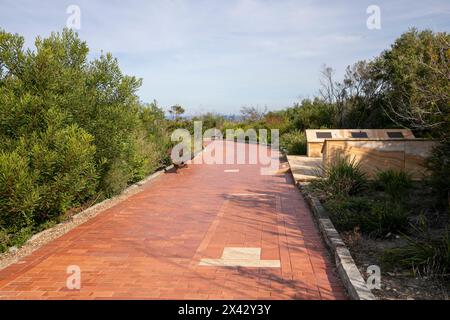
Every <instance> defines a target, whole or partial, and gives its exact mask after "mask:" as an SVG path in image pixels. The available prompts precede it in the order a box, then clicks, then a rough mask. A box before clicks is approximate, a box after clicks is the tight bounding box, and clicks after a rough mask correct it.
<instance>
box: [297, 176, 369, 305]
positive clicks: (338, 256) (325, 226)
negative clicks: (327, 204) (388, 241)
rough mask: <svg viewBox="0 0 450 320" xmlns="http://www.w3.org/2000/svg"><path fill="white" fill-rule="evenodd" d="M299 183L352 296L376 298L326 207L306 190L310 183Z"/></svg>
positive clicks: (365, 298)
mask: <svg viewBox="0 0 450 320" xmlns="http://www.w3.org/2000/svg"><path fill="white" fill-rule="evenodd" d="M297 185H298V187H299V189H300V191H301V193H302V195H303V196H304V198H305V199H306V202H307V203H308V204H309V206H310V207H311V211H312V212H313V214H314V217H315V218H316V220H317V224H318V226H319V229H320V232H321V234H322V236H323V238H324V240H325V243H326V244H327V246H328V248H329V250H330V251H331V252H332V253H333V254H334V257H335V261H336V267H337V269H338V272H339V276H340V278H341V280H342V282H343V284H344V286H345V288H346V289H347V292H348V294H349V296H350V298H351V299H353V300H376V297H375V296H374V295H373V293H372V292H371V291H370V289H369V288H368V287H367V285H366V282H365V280H364V278H363V277H362V275H361V273H360V272H359V270H358V267H357V266H356V264H355V261H354V260H353V258H352V255H351V254H350V251H349V250H348V248H347V246H346V245H345V243H344V241H342V238H341V236H340V235H339V233H338V231H337V230H336V228H335V227H334V225H333V223H332V222H331V220H330V217H329V215H328V213H327V212H326V210H325V208H324V207H323V206H322V204H321V203H320V201H319V200H318V199H317V198H316V197H315V196H313V195H312V194H311V193H310V192H308V191H307V190H306V188H305V186H307V185H308V183H305V182H299V183H297Z"/></svg>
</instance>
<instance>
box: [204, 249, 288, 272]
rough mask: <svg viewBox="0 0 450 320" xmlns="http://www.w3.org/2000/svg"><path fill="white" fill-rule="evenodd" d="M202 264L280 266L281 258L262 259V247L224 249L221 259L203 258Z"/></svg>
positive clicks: (256, 266)
mask: <svg viewBox="0 0 450 320" xmlns="http://www.w3.org/2000/svg"><path fill="white" fill-rule="evenodd" d="M199 265H201V266H215V267H254V268H279V267H280V260H261V248H239V247H235V248H230V247H226V248H224V249H223V254H222V257H221V258H220V259H201V260H200V263H199Z"/></svg>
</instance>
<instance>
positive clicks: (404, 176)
mask: <svg viewBox="0 0 450 320" xmlns="http://www.w3.org/2000/svg"><path fill="white" fill-rule="evenodd" d="M375 183H376V184H377V185H378V187H379V188H380V189H381V190H383V191H384V192H385V193H386V194H388V195H389V196H390V197H391V198H392V199H393V200H395V199H402V198H403V197H404V196H405V194H406V193H407V191H408V190H409V189H410V188H411V185H412V180H411V176H410V175H409V174H408V173H407V172H405V171H397V170H393V169H389V170H385V171H380V172H378V173H377V179H376V182H375Z"/></svg>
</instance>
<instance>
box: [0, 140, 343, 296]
mask: <svg viewBox="0 0 450 320" xmlns="http://www.w3.org/2000/svg"><path fill="white" fill-rule="evenodd" d="M214 143H221V142H218V141H216V142H214ZM246 148H247V149H248V148H257V147H256V146H248V145H247V146H246ZM253 151H255V150H253ZM260 167H261V166H260V165H251V164H244V165H206V164H202V165H193V164H190V165H188V167H187V168H183V169H181V170H178V171H177V172H173V173H166V174H165V175H164V176H162V177H161V178H159V179H158V180H156V181H153V182H150V183H148V184H147V185H145V186H144V190H143V191H142V192H140V193H138V194H135V195H133V196H131V197H130V198H128V199H127V200H125V201H123V202H121V203H119V204H118V205H116V206H114V207H112V208H110V209H108V210H106V211H104V212H103V213H101V214H99V215H98V216H96V217H95V218H93V219H91V220H89V221H88V222H86V223H84V224H82V225H81V226H78V227H77V228H75V229H73V230H71V231H70V232H68V233H67V234H65V235H63V236H61V237H60V238H58V239H56V240H54V241H52V242H50V243H49V244H47V245H45V246H43V247H41V248H40V249H38V250H37V251H35V252H34V253H32V254H31V255H29V256H28V257H25V258H24V259H22V260H21V261H19V262H18V263H16V264H14V265H11V266H9V267H8V268H6V269H4V270H1V271H0V298H3V299H8V298H9V299H11V298H12V299H26V298H27V299H96V298H98V299H102V298H103V299H105V298H106V299H121V298H122V299H123V298H127V299H129V298H133V299H134V298H137V299H141V298H147V299H345V298H346V296H345V294H344V290H343V287H342V285H341V283H340V280H339V279H338V277H337V275H336V273H335V270H334V266H333V264H332V262H331V261H332V260H331V258H330V257H329V255H328V253H327V251H326V248H325V246H324V244H323V242H322V239H321V237H320V234H319V231H318V229H317V227H316V225H315V224H314V221H313V218H312V216H311V212H310V210H309V208H308V207H307V204H306V203H305V201H304V200H303V198H302V197H301V195H300V194H299V192H298V190H296V187H295V186H294V184H293V182H292V178H291V176H290V174H288V173H282V172H278V173H276V174H274V175H260ZM225 170H227V172H225ZM237 170H239V171H237ZM230 247H232V248H233V247H237V248H260V249H261V250H260V251H259V250H257V249H244V251H245V250H247V251H248V252H251V253H252V252H257V253H259V252H260V259H261V260H270V261H276V260H279V261H280V267H277V264H276V263H272V264H271V267H242V266H232V267H224V266H215V265H213V266H211V265H200V264H201V263H200V261H201V260H202V259H220V258H221V257H222V255H223V254H224V249H225V248H230ZM227 250H228V249H227ZM247 251H245V252H247ZM227 252H233V251H232V250H231V251H230V250H228V251H227ZM245 252H244V253H245ZM225 255H227V253H226V252H225ZM204 261H208V260H204ZM70 265H77V266H79V267H80V270H81V289H80V290H69V289H67V287H66V279H67V277H68V276H69V274H67V273H66V270H67V267H68V266H70ZM263 265H264V264H263ZM274 266H275V267H274Z"/></svg>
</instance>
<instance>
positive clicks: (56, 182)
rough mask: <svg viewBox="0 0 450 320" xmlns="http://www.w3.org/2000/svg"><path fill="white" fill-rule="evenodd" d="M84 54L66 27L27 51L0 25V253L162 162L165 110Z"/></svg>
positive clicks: (109, 63)
mask: <svg viewBox="0 0 450 320" xmlns="http://www.w3.org/2000/svg"><path fill="white" fill-rule="evenodd" d="M88 51H89V50H88V47H87V44H86V43H85V42H83V41H81V40H80V39H79V38H78V36H77V35H76V34H75V33H73V32H72V31H68V30H64V31H63V32H62V33H52V34H51V35H50V36H49V37H48V38H45V39H42V38H37V39H36V41H35V50H29V49H25V48H24V39H23V37H21V36H19V35H16V34H11V33H7V32H5V31H0V250H1V249H5V248H6V247H7V246H10V245H14V244H20V243H21V242H23V241H25V240H26V239H27V237H28V236H29V235H31V234H32V233H33V232H35V231H37V230H39V229H40V228H42V226H43V225H45V224H48V223H49V222H51V221H58V219H59V218H60V217H61V215H62V214H63V213H64V212H66V211H67V210H69V209H71V208H74V207H78V206H82V205H83V204H84V203H85V202H86V201H88V200H96V199H97V200H99V199H102V198H105V197H109V196H111V195H114V194H116V193H118V192H119V191H121V190H122V189H123V188H124V187H126V186H127V185H128V184H130V183H133V182H135V181H137V180H140V179H142V178H143V177H144V176H145V175H147V174H149V173H150V172H152V171H154V170H155V169H157V168H158V167H160V166H161V165H162V164H163V163H165V162H167V160H168V159H167V148H168V147H169V142H170V140H169V137H168V134H167V131H166V127H167V123H166V122H167V121H166V120H165V117H164V112H163V111H162V110H161V109H160V108H159V107H158V106H157V104H156V102H153V103H151V104H148V105H145V104H142V103H141V102H140V101H139V99H138V96H137V95H136V91H137V90H138V88H139V87H140V85H141V80H140V79H137V78H135V77H132V76H127V75H124V74H123V73H122V72H121V70H120V68H119V65H118V61H117V60H116V59H115V58H113V57H112V56H111V55H110V54H104V55H101V56H100V57H99V58H97V59H94V60H92V61H88Z"/></svg>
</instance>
